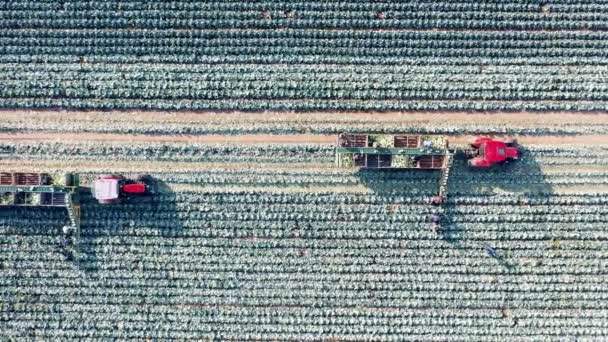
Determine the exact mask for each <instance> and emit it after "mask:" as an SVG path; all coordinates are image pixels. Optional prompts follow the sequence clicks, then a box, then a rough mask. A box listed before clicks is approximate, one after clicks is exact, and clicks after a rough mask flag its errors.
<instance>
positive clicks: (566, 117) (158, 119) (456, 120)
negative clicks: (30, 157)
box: [0, 110, 608, 127]
mask: <svg viewBox="0 0 608 342" xmlns="http://www.w3.org/2000/svg"><path fill="white" fill-rule="evenodd" d="M606 114H608V113H604V114H601V113H600V114H594V113H574V112H571V113H569V112H564V113H562V112H543V113H529V112H515V113H500V112H496V113H495V112H492V113H466V112H455V113H436V112H378V113H374V112H365V113H356V112H344V113H342V112H341V113H337V112H311V113H290V112H263V113H244V112H148V111H143V112H142V111H124V112H122V111H120V112H116V111H115V112H78V111H24V110H16V111H6V110H5V111H1V110H0V117H2V119H3V121H5V122H8V121H18V122H36V121H49V122H52V121H68V122H73V121H79V122H87V121H88V122H91V121H106V122H125V123H144V122H146V123H164V124H167V123H180V124H202V123H221V124H230V123H248V122H256V123H270V122H274V123H280V122H282V123H286V122H311V123H323V122H344V123H348V122H402V121H407V122H408V123H413V124H416V123H426V124H428V123H431V122H432V123H435V124H437V125H442V126H443V125H449V124H461V125H462V124H496V123H500V124H505V125H526V126H534V127H548V126H556V125H558V126H561V125H572V124H585V125H590V124H608V115H606Z"/></svg>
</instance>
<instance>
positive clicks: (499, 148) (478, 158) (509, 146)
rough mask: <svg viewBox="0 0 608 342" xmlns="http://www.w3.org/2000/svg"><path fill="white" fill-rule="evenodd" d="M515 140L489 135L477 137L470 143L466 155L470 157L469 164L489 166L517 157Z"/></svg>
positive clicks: (517, 151)
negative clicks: (498, 138) (505, 139)
mask: <svg viewBox="0 0 608 342" xmlns="http://www.w3.org/2000/svg"><path fill="white" fill-rule="evenodd" d="M516 143H517V142H516V141H515V140H507V141H500V140H495V139H493V138H490V137H478V138H476V139H475V140H474V141H473V142H472V143H471V147H472V148H473V149H472V150H470V151H468V153H467V155H468V156H469V157H470V158H472V159H470V160H469V166H472V167H490V166H492V165H494V164H498V163H505V162H509V161H511V160H515V159H518V158H519V150H518V149H517V147H515V144H516Z"/></svg>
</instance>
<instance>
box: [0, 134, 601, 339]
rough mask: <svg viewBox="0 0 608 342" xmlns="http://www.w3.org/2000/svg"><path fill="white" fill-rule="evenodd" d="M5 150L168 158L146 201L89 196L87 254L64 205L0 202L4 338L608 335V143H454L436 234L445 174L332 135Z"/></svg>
mask: <svg viewBox="0 0 608 342" xmlns="http://www.w3.org/2000/svg"><path fill="white" fill-rule="evenodd" d="M0 151H1V153H2V156H3V157H4V158H5V159H4V161H5V162H4V163H5V167H6V165H8V164H9V161H11V160H14V161H15V163H14V164H11V165H13V166H12V168H21V169H22V168H23V167H24V166H23V165H37V164H36V163H46V162H51V161H52V162H53V163H60V165H61V166H62V168H64V169H65V168H78V169H79V170H80V171H81V174H82V178H83V179H87V178H89V179H90V178H92V177H93V176H94V175H96V174H100V173H104V172H110V171H113V170H118V169H120V168H121V165H127V164H129V163H131V164H136V165H139V171H146V168H150V167H151V166H150V165H152V164H153V163H168V165H172V163H173V165H174V166H173V167H168V168H167V169H163V170H158V169H157V170H156V171H154V172H152V175H153V176H154V177H156V179H157V182H158V184H159V189H160V191H161V194H160V195H158V196H157V197H156V198H155V200H154V202H152V203H140V204H126V205H109V206H101V205H99V204H97V203H96V202H95V201H94V200H93V199H92V198H91V197H90V195H84V197H83V199H82V202H83V205H82V212H83V217H82V239H81V242H82V244H81V251H82V255H81V258H80V261H79V263H78V267H77V264H76V263H75V262H71V261H66V260H65V258H64V257H63V256H62V255H61V253H60V252H59V250H58V238H59V229H60V228H61V226H62V225H64V224H65V223H66V222H67V219H68V218H67V214H66V213H65V212H64V211H63V210H61V209H40V208H38V209H18V210H14V209H13V210H0V249H1V252H0V273H1V274H2V277H0V291H1V295H2V301H0V303H1V304H0V330H1V331H2V334H3V336H5V337H8V338H17V337H20V338H27V339H34V338H38V339H59V338H66V339H75V338H93V339H126V338H133V339H152V340H157V339H197V340H235V341H242V340H294V341H304V340H309V341H318V340H336V341H350V340H353V341H354V340H356V341H361V340H383V341H386V340H393V341H397V340H399V341H403V340H411V341H420V340H425V341H488V340H494V341H505V340H517V341H540V340H545V341H553V340H560V341H563V340H567V341H573V340H595V341H600V340H603V339H604V337H605V336H606V335H608V319H607V318H608V317H607V313H608V295H607V294H606V293H607V291H606V290H607V288H608V283H607V282H606V279H605V278H606V270H607V269H608V245H607V244H606V239H607V237H608V235H607V230H606V229H605V227H606V225H607V224H608V219H607V217H608V216H607V214H608V172H607V170H608V165H607V164H608V158H607V157H608V146H607V145H589V146H580V145H559V146H544V145H529V146H525V147H524V148H523V157H522V160H520V161H519V162H518V163H516V164H512V165H509V166H507V167H506V168H497V169H492V170H489V171H486V172H484V171H477V170H469V169H468V168H467V167H466V166H465V165H464V161H462V160H457V161H456V162H455V165H454V169H453V171H452V173H453V177H452V178H451V180H450V183H449V188H450V193H451V197H450V199H449V201H448V204H447V207H446V210H447V211H446V218H447V220H448V221H449V223H448V224H447V225H446V229H445V231H444V232H443V233H442V234H441V235H440V236H436V235H435V234H434V233H433V232H432V231H431V229H430V223H429V216H430V215H431V213H432V211H433V210H434V209H433V207H431V206H429V205H428V204H427V201H428V198H429V196H431V195H433V194H435V193H436V191H437V186H438V181H439V175H438V174H436V173H432V172H431V173H427V172H415V171H414V172H393V173H374V172H359V171H356V170H352V169H338V168H335V167H334V166H333V158H334V154H333V153H334V152H333V145H328V144H303V145H302V144H291V145H285V144H262V145H243V144H236V145H221V146H220V145H204V144H196V145H192V144H178V143H150V144H144V145H140V144H138V143H124V142H123V143H119V142H96V143H87V142H81V143H78V142H75V141H63V142H53V143H51V142H46V143H45V142H25V141H24V142H13V143H9V142H3V143H1V144H0ZM11 163H12V162H11ZM32 163H33V164H32ZM235 164H245V165H248V166H247V167H238V168H235V167H234V165H235ZM20 165H21V166H20ZM41 165H46V164H41ZM177 165H180V166H179V167H182V168H183V169H182V170H180V169H179V167H178V166H177ZM188 165H196V167H188ZM487 246H490V247H491V248H494V249H495V251H496V253H497V256H496V257H491V256H489V255H488V251H487V250H486V247H487Z"/></svg>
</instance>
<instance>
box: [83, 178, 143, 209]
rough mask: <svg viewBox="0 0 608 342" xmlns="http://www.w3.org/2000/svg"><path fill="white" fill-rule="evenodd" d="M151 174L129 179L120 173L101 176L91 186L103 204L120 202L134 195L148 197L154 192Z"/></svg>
mask: <svg viewBox="0 0 608 342" xmlns="http://www.w3.org/2000/svg"><path fill="white" fill-rule="evenodd" d="M150 179H151V178H150V177H149V176H141V177H138V178H137V180H131V179H127V178H125V177H123V176H119V175H103V176H99V177H97V178H96V179H95V181H94V182H93V186H92V187H91V188H92V190H93V197H95V199H97V201H98V202H99V203H101V204H110V203H120V202H125V201H127V200H130V199H132V198H134V197H139V198H142V199H144V198H145V199H148V198H149V197H150V195H151V194H152V189H151V185H150Z"/></svg>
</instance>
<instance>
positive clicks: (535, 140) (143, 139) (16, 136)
mask: <svg viewBox="0 0 608 342" xmlns="http://www.w3.org/2000/svg"><path fill="white" fill-rule="evenodd" d="M473 138H474V136H450V137H449V142H450V144H455V145H459V144H466V143H467V142H469V141H470V140H472V139H473ZM498 138H505V137H502V136H498ZM517 140H518V142H519V143H520V144H525V145H608V134H607V135H578V136H518V137H517ZM0 141H11V142H17V141H56V142H66V141H75V142H95V141H97V142H121V143H130V144H146V143H187V144H238V145H258V144H261V145H263V144H334V143H335V142H336V136H335V135H321V134H291V135H265V134H244V135H143V134H110V133H0Z"/></svg>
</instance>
